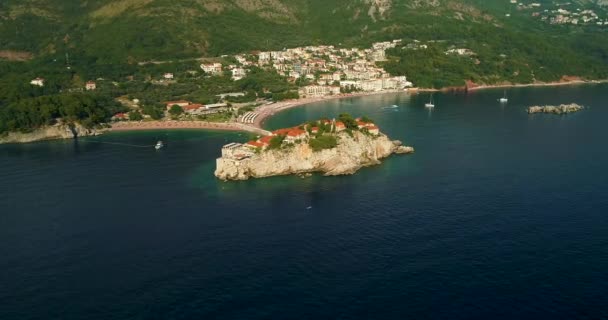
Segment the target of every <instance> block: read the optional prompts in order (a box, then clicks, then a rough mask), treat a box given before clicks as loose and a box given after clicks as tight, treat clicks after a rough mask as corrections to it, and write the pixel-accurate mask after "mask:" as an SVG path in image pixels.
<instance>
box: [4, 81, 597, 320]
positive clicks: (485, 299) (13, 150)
mask: <svg viewBox="0 0 608 320" xmlns="http://www.w3.org/2000/svg"><path fill="white" fill-rule="evenodd" d="M500 96H502V90H497V91H482V92H476V93H472V94H468V95H465V94H436V95H435V102H436V105H437V107H436V108H435V110H432V111H429V110H427V109H425V108H424V107H423V105H424V103H425V102H426V101H427V100H428V95H425V94H421V95H419V96H407V95H405V94H393V95H383V96H372V97H366V98H356V99H345V100H336V101H330V102H326V103H322V104H317V105H310V106H306V107H302V108H296V109H292V110H288V111H286V112H284V113H281V114H278V115H277V116H275V117H274V118H272V119H270V120H269V121H268V123H267V126H268V127H269V128H278V127H282V126H287V125H295V124H298V123H301V122H303V121H305V120H308V119H314V118H319V117H332V116H336V115H338V114H339V113H341V112H350V113H351V114H353V115H363V114H366V115H368V116H370V117H371V118H373V119H375V120H376V122H377V123H378V124H379V125H380V127H381V129H382V130H383V131H384V132H386V133H387V134H389V135H390V136H391V137H392V138H395V139H399V140H402V141H404V142H405V143H406V144H408V145H412V146H414V147H415V148H416V154H414V155H411V156H395V157H391V158H389V159H387V160H386V161H385V162H384V163H383V164H382V165H381V166H376V167H371V168H366V169H364V170H361V171H360V172H358V173H357V174H355V175H353V176H348V177H320V176H313V177H311V178H308V179H301V178H298V177H275V178H269V179H261V180H255V181H247V182H239V183H222V182H219V181H217V180H215V179H214V178H213V175H212V172H213V170H214V165H215V164H214V160H215V158H216V157H217V156H218V155H219V149H220V147H221V146H222V145H223V144H225V143H227V142H230V141H234V140H237V141H246V140H247V138H248V136H246V135H244V134H238V133H224V132H200V131H171V132H132V133H116V134H110V135H106V136H102V137H94V138H85V139H81V140H80V141H77V142H74V141H54V142H42V143H35V144H29V145H9V146H0V177H1V179H0V208H2V210H1V212H0V257H2V258H1V259H0V271H1V272H0V319H49V318H51V319H82V318H87V319H129V318H131V319H191V318H202V319H269V318H271V319H276V318H281V319H285V318H287V319H325V318H329V319H333V318H338V319H359V318H377V319H387V318H434V319H445V318H452V319H471V318H484V319H487V318H504V319H513V318H541V317H543V318H554V319H555V318H557V319H559V318H563V319H577V318H578V319H583V318H605V317H608V308H607V307H606V305H608V298H606V294H605V293H606V292H608V276H607V275H606V272H605V271H606V270H607V269H608V250H607V249H606V248H607V247H608V236H607V235H608V217H607V216H606V214H607V212H608V200H607V198H606V194H607V192H608V185H607V184H608V180H607V179H606V177H605V176H606V174H605V172H606V171H607V169H608V150H607V149H606V148H605V147H604V145H605V142H604V140H605V137H606V133H605V122H606V119H608V105H607V104H608V103H607V101H608V86H605V85H596V86H576V87H559V88H521V89H513V90H510V91H509V98H510V102H509V104H508V105H506V106H501V105H500V104H498V103H497V102H496V99H497V98H498V97H500ZM569 102H577V103H580V104H583V105H585V106H587V107H588V108H587V109H586V110H584V111H582V112H580V113H576V114H571V115H567V116H563V117H559V116H554V115H528V114H526V113H525V110H524V109H525V106H527V105H531V104H552V103H569ZM393 105H396V106H397V108H393V107H391V106H393ZM158 139H162V140H164V141H165V142H166V143H167V147H166V148H164V149H163V150H160V151H159V152H155V151H154V150H153V149H152V148H151V147H149V148H139V147H136V146H145V145H148V146H149V145H152V144H153V143H154V142H155V141H156V140H158ZM102 142H110V143H121V144H129V145H132V146H127V145H116V144H107V143H102ZM308 207H311V208H310V209H307V208H308Z"/></svg>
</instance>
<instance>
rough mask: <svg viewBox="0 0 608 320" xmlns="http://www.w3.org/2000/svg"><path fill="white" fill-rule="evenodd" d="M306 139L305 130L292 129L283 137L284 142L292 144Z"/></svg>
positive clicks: (306, 133)
mask: <svg viewBox="0 0 608 320" xmlns="http://www.w3.org/2000/svg"><path fill="white" fill-rule="evenodd" d="M307 137H308V132H306V130H302V129H299V128H292V129H291V130H289V132H287V135H286V136H285V141H286V142H291V143H293V142H295V141H296V140H302V139H306V138H307Z"/></svg>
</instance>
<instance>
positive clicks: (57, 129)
mask: <svg viewBox="0 0 608 320" xmlns="http://www.w3.org/2000/svg"><path fill="white" fill-rule="evenodd" d="M102 132H103V130H101V129H89V128H85V127H84V126H82V125H81V124H78V123H76V124H58V125H54V126H48V127H43V128H40V129H37V130H34V131H32V132H25V133H24V132H9V133H8V134H6V135H4V136H0V143H27V142H34V141H40V140H53V139H73V138H76V137H84V136H95V135H99V134H101V133H102Z"/></svg>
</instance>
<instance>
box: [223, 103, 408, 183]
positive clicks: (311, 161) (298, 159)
mask: <svg viewBox="0 0 608 320" xmlns="http://www.w3.org/2000/svg"><path fill="white" fill-rule="evenodd" d="M412 152H414V149H413V148H412V147H406V146H403V145H402V143H401V142H400V141H397V140H390V139H389V138H388V137H387V136H386V135H385V134H383V133H382V132H380V129H379V128H378V127H377V126H376V125H375V124H374V123H373V122H372V121H371V120H370V119H368V118H366V117H363V118H357V119H354V118H352V117H351V116H350V115H348V114H341V115H340V117H339V119H338V120H336V119H333V120H329V119H323V120H318V121H310V122H308V123H305V124H302V125H299V126H296V127H292V128H284V129H279V130H275V131H273V132H272V133H271V135H268V136H263V137H260V138H258V139H257V140H252V141H249V142H247V143H245V144H240V143H230V144H227V145H225V146H224V147H223V148H222V156H221V157H220V158H218V159H217V168H216V170H215V176H216V177H218V178H219V179H222V180H247V179H249V178H262V177H270V176H278V175H289V174H307V173H312V172H319V173H322V174H324V175H326V176H333V175H346V174H353V173H355V172H356V171H357V170H359V169H360V168H362V167H366V166H372V165H377V164H380V160H381V159H383V158H386V157H388V156H390V155H391V154H394V153H400V154H404V153H412Z"/></svg>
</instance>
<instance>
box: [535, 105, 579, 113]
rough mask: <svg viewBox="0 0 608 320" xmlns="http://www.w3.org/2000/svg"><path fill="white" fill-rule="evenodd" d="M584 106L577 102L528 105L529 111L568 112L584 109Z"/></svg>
mask: <svg viewBox="0 0 608 320" xmlns="http://www.w3.org/2000/svg"><path fill="white" fill-rule="evenodd" d="M583 108H584V107H583V106H581V105H578V104H576V103H570V104H560V105H559V106H532V107H528V113H530V114H532V113H552V114H568V113H572V112H577V111H580V110H583Z"/></svg>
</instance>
